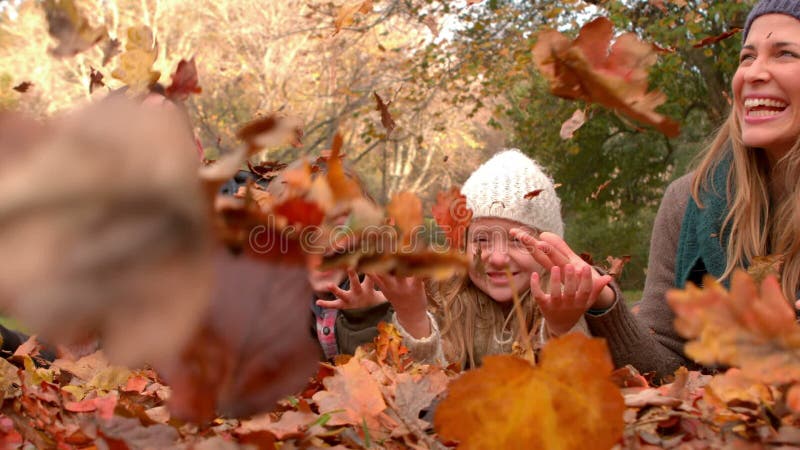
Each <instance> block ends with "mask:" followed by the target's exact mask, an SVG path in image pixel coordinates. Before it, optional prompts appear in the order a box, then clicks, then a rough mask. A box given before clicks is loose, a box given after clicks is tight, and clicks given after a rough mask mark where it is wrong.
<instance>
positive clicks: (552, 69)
mask: <svg viewBox="0 0 800 450" xmlns="http://www.w3.org/2000/svg"><path fill="white" fill-rule="evenodd" d="M613 35H614V29H613V25H612V23H611V21H610V20H608V19H606V18H604V17H600V18H597V19H595V20H593V21H591V22H589V23H587V24H586V25H584V26H583V28H581V31H580V34H579V35H578V37H577V38H576V39H575V40H574V41H572V42H570V41H569V39H568V38H567V37H565V36H564V35H562V34H561V33H559V32H558V31H553V30H549V31H544V32H541V33H539V38H538V41H537V42H536V45H535V46H534V49H533V54H534V61H535V62H536V65H537V67H538V68H539V71H540V72H541V73H542V75H544V77H545V78H547V80H548V81H549V83H550V91H551V92H552V93H553V94H554V95H557V96H559V97H563V98H568V99H580V100H584V101H586V102H595V103H600V104H601V105H604V106H606V107H608V108H611V109H614V110H617V111H619V112H621V113H623V114H625V115H627V116H629V117H631V118H632V119H634V120H637V121H640V122H643V123H646V124H649V125H652V126H654V127H656V129H658V130H659V131H661V132H662V133H664V134H665V135H667V136H670V137H674V136H677V135H678V134H679V128H678V124H677V123H675V122H674V121H672V120H670V119H669V118H666V117H664V116H662V115H661V114H659V113H657V112H656V111H655V108H656V107H657V106H659V105H661V104H662V103H664V101H665V100H666V97H665V96H664V94H662V93H660V92H657V91H650V92H648V91H647V74H648V70H649V68H650V67H651V66H652V65H653V64H654V63H655V61H656V54H655V52H654V50H653V47H652V46H651V45H649V44H646V43H644V42H641V41H639V39H638V37H637V36H636V34H634V33H625V34H623V35H621V36H619V37H617V39H616V40H615V42H614V43H613V45H611V39H612V37H613ZM609 47H610V49H609Z"/></svg>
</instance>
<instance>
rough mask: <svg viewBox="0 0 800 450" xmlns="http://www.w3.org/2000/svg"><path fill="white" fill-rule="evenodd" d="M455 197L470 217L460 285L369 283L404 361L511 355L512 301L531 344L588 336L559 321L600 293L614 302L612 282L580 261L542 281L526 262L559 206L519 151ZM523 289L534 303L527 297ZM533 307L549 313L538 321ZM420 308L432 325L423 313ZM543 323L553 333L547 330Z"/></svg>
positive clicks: (387, 279)
mask: <svg viewBox="0 0 800 450" xmlns="http://www.w3.org/2000/svg"><path fill="white" fill-rule="evenodd" d="M537 191H538V194H533V196H532V197H531V196H529V195H526V194H529V193H532V192H537ZM461 192H462V194H463V195H464V196H465V197H466V199H467V206H468V207H469V208H470V209H471V210H472V213H473V216H472V221H471V223H470V225H469V228H468V230H467V239H466V249H465V250H466V252H467V255H468V256H470V257H471V258H472V260H473V264H472V265H471V267H470V269H469V271H468V275H467V276H466V277H460V278H458V279H454V280H451V281H449V282H446V283H442V284H441V285H438V284H435V283H423V281H422V280H420V279H419V278H413V277H409V278H401V277H393V276H388V275H370V277H372V278H374V279H375V282H376V284H377V285H378V286H379V287H380V289H381V291H382V292H383V294H384V295H385V296H386V298H387V299H388V301H389V302H391V303H392V306H393V307H394V310H395V315H394V316H393V322H394V324H395V325H396V326H397V327H398V329H399V330H400V333H401V334H402V335H403V338H404V343H405V345H406V346H407V347H408V348H409V350H410V352H411V354H412V356H414V357H415V359H417V360H418V361H421V362H427V363H442V362H445V363H458V364H460V365H461V366H462V367H476V366H479V365H480V364H481V360H482V358H483V357H484V356H486V355H490V354H499V353H510V352H511V350H512V345H513V343H514V342H515V341H517V342H519V341H520V340H521V338H522V336H521V334H522V332H521V331H520V326H519V324H518V320H519V319H518V318H517V314H516V313H515V312H514V296H515V295H516V296H518V298H519V300H520V302H521V306H522V316H523V317H524V325H525V328H526V330H525V331H526V333H528V334H529V335H531V336H532V338H533V340H534V342H532V343H531V344H535V345H539V344H541V343H542V342H543V341H544V340H546V339H547V338H548V337H550V336H553V335H558V334H563V333H566V332H567V331H572V330H580V331H582V332H586V333H588V332H587V331H586V326H585V323H584V322H582V321H581V322H579V323H578V324H577V325H575V326H574V327H572V324H570V327H568V328H567V329H563V328H562V325H563V323H564V322H565V321H564V320H563V319H562V317H561V316H562V315H563V314H564V311H565V310H566V311H567V312H568V313H569V314H567V315H568V318H567V321H569V320H571V318H572V317H573V316H574V315H575V313H574V312H573V311H572V310H573V309H575V308H578V309H579V310H580V312H579V313H577V316H579V317H580V315H581V314H582V313H583V310H582V307H583V305H584V304H585V302H586V301H590V300H591V299H593V298H596V297H597V296H598V295H600V293H601V292H604V293H605V294H606V295H613V291H612V292H605V290H606V289H607V290H609V291H611V288H609V287H607V285H608V284H609V282H610V280H611V278H610V277H609V276H607V275H601V274H599V273H597V272H596V271H595V270H593V269H592V268H591V266H589V265H588V264H587V263H585V262H583V260H580V258H578V260H577V261H571V262H570V263H569V264H566V265H565V266H564V269H563V274H562V270H561V268H559V267H556V268H554V270H553V271H552V273H549V272H547V271H545V270H544V267H543V266H542V264H540V263H539V262H538V261H537V259H536V258H534V254H535V253H536V252H547V251H548V249H547V248H545V247H544V246H542V245H541V243H539V242H535V241H534V240H531V239H529V238H530V237H532V236H538V235H539V234H540V233H542V232H550V233H553V234H555V235H557V236H562V235H563V222H562V219H561V211H560V209H561V202H560V200H559V199H558V196H557V195H556V192H555V188H554V186H553V182H552V180H551V179H550V178H549V177H548V176H547V175H545V174H544V173H543V172H542V169H541V168H540V167H539V166H538V165H537V164H536V162H534V161H533V160H531V159H530V158H528V157H527V156H525V155H524V154H522V153H521V152H520V151H519V150H506V151H502V152H500V153H498V154H496V155H494V156H493V157H492V158H491V159H490V160H489V161H487V162H486V163H484V164H483V165H482V166H481V167H479V168H478V169H477V170H476V171H475V172H473V173H472V175H470V177H469V179H468V180H467V181H466V183H465V184H464V186H463V188H462V190H461ZM567 266H569V269H567ZM548 278H549V286H550V288H551V289H550V290H549V293H547V292H546V291H548V288H547V285H548V283H547V281H548ZM562 278H563V280H562ZM562 281H563V282H562ZM532 284H533V286H534V290H533V292H534V294H536V295H532V294H531V291H532V290H531V286H532ZM534 297H535V298H534ZM539 302H541V303H542V304H545V305H548V310H547V313H546V314H542V312H541V310H540V308H539V307H538V306H537V303H539ZM429 304H431V305H433V307H434V310H435V316H434V315H431V314H429V313H427V311H426V309H427V306H428V305H429ZM575 305H578V306H575ZM551 320H553V321H554V322H555V324H557V327H556V328H553V327H551V326H549V325H550V324H549V322H550V321H551ZM573 324H574V322H573ZM570 328H571V329H570Z"/></svg>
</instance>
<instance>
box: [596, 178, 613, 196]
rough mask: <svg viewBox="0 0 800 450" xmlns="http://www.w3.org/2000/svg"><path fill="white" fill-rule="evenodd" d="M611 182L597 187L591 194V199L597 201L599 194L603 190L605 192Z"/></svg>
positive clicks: (605, 182)
mask: <svg viewBox="0 0 800 450" xmlns="http://www.w3.org/2000/svg"><path fill="white" fill-rule="evenodd" d="M611 181H612V180H606V181H604V182H603V183H602V184H601V185H600V186H597V189H595V190H594V192H592V199H593V200H597V197H599V196H600V193H601V192H603V190H605V188H607V187H608V185H609V184H611Z"/></svg>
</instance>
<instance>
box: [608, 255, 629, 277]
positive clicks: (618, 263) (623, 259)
mask: <svg viewBox="0 0 800 450" xmlns="http://www.w3.org/2000/svg"><path fill="white" fill-rule="evenodd" d="M606 261H608V264H609V267H608V274H609V275H611V276H612V277H614V278H617V279H619V277H620V275H622V268H623V267H625V264H628V263H629V262H630V261H631V256H630V255H623V256H620V257H619V258H616V257H614V256H609V257H607V258H606Z"/></svg>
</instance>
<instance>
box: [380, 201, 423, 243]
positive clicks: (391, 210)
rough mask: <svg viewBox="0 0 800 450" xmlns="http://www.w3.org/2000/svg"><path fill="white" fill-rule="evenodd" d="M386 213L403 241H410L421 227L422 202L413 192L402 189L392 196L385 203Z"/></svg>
mask: <svg viewBox="0 0 800 450" xmlns="http://www.w3.org/2000/svg"><path fill="white" fill-rule="evenodd" d="M386 213H387V214H388V215H389V217H390V218H391V219H392V220H393V223H394V224H395V226H397V228H398V229H399V230H400V238H401V240H402V241H403V242H411V239H412V237H413V236H414V235H415V234H416V233H417V232H418V231H420V230H421V229H422V202H421V201H420V199H419V197H417V194H414V193H413V192H408V191H403V192H399V193H397V194H395V195H394V196H392V199H391V201H389V204H388V205H386Z"/></svg>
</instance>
